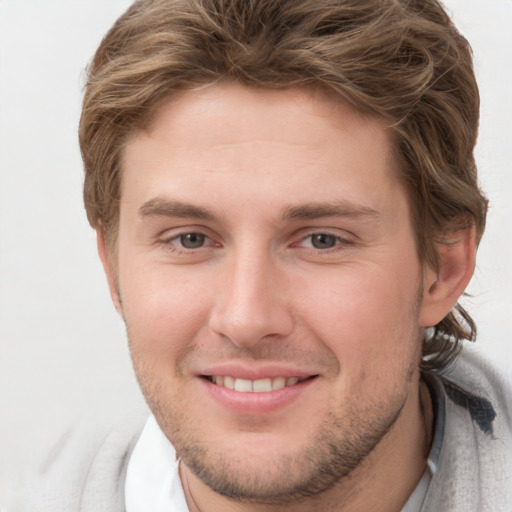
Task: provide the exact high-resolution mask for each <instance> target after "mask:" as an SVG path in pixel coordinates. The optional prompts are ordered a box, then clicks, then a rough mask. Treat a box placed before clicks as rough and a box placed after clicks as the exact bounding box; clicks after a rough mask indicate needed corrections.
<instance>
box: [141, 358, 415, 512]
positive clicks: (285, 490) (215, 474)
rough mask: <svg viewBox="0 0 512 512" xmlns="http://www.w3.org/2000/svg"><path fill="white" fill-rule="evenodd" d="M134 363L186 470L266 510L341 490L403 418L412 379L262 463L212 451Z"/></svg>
mask: <svg viewBox="0 0 512 512" xmlns="http://www.w3.org/2000/svg"><path fill="white" fill-rule="evenodd" d="M134 355H135V354H132V357H133V356H134ZM135 359H136V358H134V365H135V366H136V373H137V377H138V379H139V384H140V386H141V388H142V391H143V393H144V396H145V397H146V400H147V402H148V405H149V407H150V409H151V411H152V412H153V414H154V415H155V418H156V420H157V422H158V424H159V425H160V427H161V429H162V431H163V432H164V433H165V435H166V436H167V438H168V439H169V440H170V442H171V443H172V445H173V446H174V448H175V450H176V453H177V454H178V455H179V456H180V458H181V460H182V462H183V463H184V464H185V465H186V466H187V468H188V469H189V470H190V471H191V472H192V473H193V474H194V475H196V476H197V477H198V478H199V479H200V480H201V481H202V482H203V483H204V484H205V485H207V486H208V487H209V488H211V489H212V490H213V491H215V492H217V493H218V494H220V495H222V496H225V497H227V498H229V499H231V500H236V501H238V502H245V503H258V504H267V505H291V504H293V503H299V502H302V501H304V500H306V499H307V498H311V497H314V496H317V495H320V494H322V493H324V492H325V491H327V490H329V489H331V488H333V487H334V486H336V485H337V484H342V483H343V481H344V480H345V479H347V477H349V475H351V473H352V472H353V471H354V470H355V469H356V468H358V467H360V466H361V464H363V462H364V461H365V459H366V458H367V456H368V455H369V454H370V453H371V452H372V451H373V450H374V448H375V447H376V446H377V445H378V444H379V443H380V442H381V441H382V439H383V438H384V436H385V435H386V434H387V433H388V432H389V430H390V429H391V428H392V427H393V425H394V424H395V422H396V421H397V419H398V418H399V416H400V413H401V411H402V409H403V407H404V404H405V402H406V399H407V388H408V386H407V385H406V384H405V383H406V382H407V381H410V380H411V376H412V367H411V368H409V369H408V370H407V372H406V374H405V375H404V378H403V382H402V384H403V385H402V386H401V387H400V388H398V389H397V388H395V390H394V394H393V395H392V396H388V397H387V399H386V402H385V403H384V404H383V403H376V402H372V403H371V404H367V406H366V407H365V408H364V410H362V411H361V410H359V408H358V404H353V405H352V407H350V408H349V410H347V409H344V411H343V415H342V416H341V415H340V416H336V415H335V414H334V413H333V412H330V413H329V415H328V416H327V417H326V418H325V419H324V420H323V421H322V422H321V423H319V425H318V426H317V429H316V432H317V433H316V435H315V436H314V437H313V438H312V439H311V441H308V442H307V443H304V444H303V446H300V447H299V448H298V449H297V450H296V451H295V452H294V453H280V454H278V456H276V457H272V458H271V459H270V460H268V459H267V460H262V459H263V458H262V457H254V456H252V457H250V456H247V454H245V455H244V454H239V453H236V452H230V451H229V440H228V441H227V443H226V444H227V446H226V445H223V446H222V447H221V448H220V449H219V448H218V447H214V446H211V444H209V442H208V440H207V439H208V436H202V435H201V433H202V430H201V428H204V426H203V427H201V426H199V428H198V425H197V423H198V421H197V419H195V418H192V417H190V416H187V414H186V411H187V404H186V403H185V400H180V399H179V398H177V397H176V395H175V396H174V397H172V398H170V397H169V396H168V395H167V394H166V393H162V391H163V390H162V388H161V387H160V389H158V388H157V389H155V387H154V381H153V378H152V376H151V373H149V372H147V371H144V369H143V368H142V367H140V366H139V367H138V368H137V364H136V363H135ZM184 411H185V412H184ZM304 421H308V418H304ZM256 459H258V460H257V461H256V462H255V463H254V464H253V462H254V461H255V460H256Z"/></svg>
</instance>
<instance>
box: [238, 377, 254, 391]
mask: <svg viewBox="0 0 512 512" xmlns="http://www.w3.org/2000/svg"><path fill="white" fill-rule="evenodd" d="M235 391H241V392H242V393H249V392H251V391H252V381H251V380H246V379H235Z"/></svg>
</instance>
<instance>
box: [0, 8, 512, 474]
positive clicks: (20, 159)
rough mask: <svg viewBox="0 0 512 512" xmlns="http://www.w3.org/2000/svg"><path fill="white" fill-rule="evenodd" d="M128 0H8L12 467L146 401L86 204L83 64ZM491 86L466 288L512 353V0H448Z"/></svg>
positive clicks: (6, 203) (0, 80) (2, 193)
mask: <svg viewBox="0 0 512 512" xmlns="http://www.w3.org/2000/svg"><path fill="white" fill-rule="evenodd" d="M129 3H130V2H129V1H128V0H45V1H41V0H0V454H1V455H0V479H1V478H2V474H3V475H6V474H7V473H9V472H11V471H14V470H17V469H19V468H21V467H23V466H24V465H25V464H28V463H30V462H31V461H32V460H33V459H35V458H38V457H40V456H41V454H42V453H44V452H46V451H47V450H48V447H49V445H50V444H51V443H53V442H54V441H55V439H57V437H58V435H59V434H60V433H61V432H63V431H64V430H65V429H66V428H67V427H68V426H70V425H72V424H74V423H76V422H79V421H82V419H84V418H88V419H91V418H92V419H95V421H98V422H101V423H103V422H112V421H115V420H116V419H117V418H119V417H122V416H123V415H125V414H126V413H127V412H129V411H130V410H132V409H134V408H140V407H141V405H142V403H143V400H142V398H141V396H140V392H139V391H138V388H137V385H136V382H135V379H134V376H133V372H132V368H131V364H130V361H129V357H128V353H127V348H126V342H125V333H124V327H123V324H122V322H121V320H120V319H119V318H118V316H117V314H116V312H115V310H114V308H113V306H112V305H111V303H110V298H109V295H108V291H107V286H106V283H105V280H104V277H103V274H102V270H101V267H100V264H99V260H98V258H97V256H96V246H95V237H94V233H93V232H92V230H91V229H90V227H89V226H88V224H87V221H86V217H85V213H84V211H83V207H82V203H81V186H82V167H81V161H80V156H79V150H78V144H77V135H76V132H77V124H78V118H79V113H80V102H81V94H82V87H83V82H84V68H85V66H86V65H87V63H88V61H89V59H90V58H91V56H92V54H93V52H94V50H95V48H96V47H97V45H98V44H99V42H100V40H101V37H102V35H103V34H104V33H105V31H106V30H107V29H108V28H109V27H110V25H111V24H112V23H113V22H114V20H115V19H116V18H117V16H118V15H119V14H121V12H122V11H124V9H125V8H126V7H127V6H128V5H129ZM446 5H447V7H448V9H449V10H450V11H451V12H452V13H453V16H454V19H455V22H456V24H457V25H458V26H459V28H460V29H461V31H462V32H463V33H464V34H465V35H466V37H467V38H468V39H469V41H470V42H471V43H472V46H473V50H474V54H475V62H476V70H477V75H478V78H479V83H480V87H481V95H482V118H481V130H480V139H479V143H478V147H477V161H478V165H479V168H480V177H481V182H482V185H483V188H484V190H485V191H486V193H487V195H488V197H489V199H490V212H489V220H488V228H487V232H486V235H485V237H484V240H483V242H482V245H481V248H480V251H479V260H478V268H477V271H476V274H475V277H474V279H473V282H472V284H471V287H470V291H471V293H472V295H473V297H472V298H471V299H470V300H466V301H465V304H466V305H467V306H468V308H469V310H470V312H471V313H472V314H473V315H474V317H475V318H476V320H477V322H478V325H479V329H480V339H479V341H478V343H479V344H481V345H482V346H485V347H486V348H487V349H488V350H489V351H490V353H491V354H492V356H493V357H495V358H496V359H497V360H499V361H500V362H501V363H502V364H504V365H508V366H510V365H511V361H512V336H511V334H510V331H511V329H510V326H509V322H510V320H511V317H512V294H511V288H512V227H511V224H512V170H511V165H512V133H511V128H510V125H511V124H512V102H511V99H510V98H511V84H512V35H511V34H512V31H511V30H510V26H511V25H512V0H486V1H483V0H447V1H446Z"/></svg>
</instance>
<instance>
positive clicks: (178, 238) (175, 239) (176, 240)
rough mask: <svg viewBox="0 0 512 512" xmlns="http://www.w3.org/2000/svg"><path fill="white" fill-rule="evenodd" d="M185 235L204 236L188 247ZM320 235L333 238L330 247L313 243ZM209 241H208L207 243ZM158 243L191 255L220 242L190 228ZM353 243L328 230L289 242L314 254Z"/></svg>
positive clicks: (337, 250)
mask: <svg viewBox="0 0 512 512" xmlns="http://www.w3.org/2000/svg"><path fill="white" fill-rule="evenodd" d="M187 235H197V236H199V237H203V238H204V242H205V243H203V244H202V245H200V246H198V247H195V248H189V247H184V246H183V237H186V236H187ZM315 236H316V237H320V236H325V237H329V238H332V239H334V242H335V245H333V246H332V247H326V248H323V249H322V248H317V247H314V245H313V243H314V242H313V237H315ZM308 239H309V240H310V242H309V246H304V245H303V244H304V243H305V242H306V241H307V240H308ZM208 242H209V243H208ZM158 243H159V244H160V245H162V246H164V247H165V248H166V249H167V250H170V251H172V252H173V253H175V254H177V255H181V254H182V255H184V256H186V255H191V254H194V253H197V252H198V251H199V250H200V249H205V248H211V247H220V245H221V244H219V243H216V242H214V241H213V240H212V238H211V237H209V236H208V235H207V234H205V233H204V232H202V231H201V230H197V231H194V230H190V231H182V232H180V233H177V234H173V235H172V236H168V237H165V238H162V239H160V240H158ZM352 245H354V242H353V241H351V240H348V239H347V238H343V237H341V236H339V235H335V234H333V233H331V232H329V231H316V230H315V231H311V232H309V233H307V234H306V235H305V236H301V238H300V240H299V241H298V242H295V243H293V244H291V247H301V246H302V248H303V249H305V250H307V251H309V252H314V253H315V254H322V255H329V254H333V253H338V252H340V251H343V250H346V249H347V247H350V246H352Z"/></svg>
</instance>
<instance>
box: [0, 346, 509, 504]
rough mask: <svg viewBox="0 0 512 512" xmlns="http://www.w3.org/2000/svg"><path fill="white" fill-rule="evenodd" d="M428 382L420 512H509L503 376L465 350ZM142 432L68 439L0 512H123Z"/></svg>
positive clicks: (127, 429) (136, 422)
mask: <svg viewBox="0 0 512 512" xmlns="http://www.w3.org/2000/svg"><path fill="white" fill-rule="evenodd" d="M434 379H435V381H436V388H437V389H438V393H439V392H441V393H443V394H444V403H445V410H444V414H445V422H444V436H443V443H442V449H441V452H440V455H439V459H438V466H437V471H436V473H435V474H434V476H433V478H432V481H431V484H430V486H429V489H428V492H427V496H426V499H425V503H424V505H423V508H422V512H444V511H449V512H502V511H503V512H509V511H512V386H511V383H510V375H509V376H504V375H502V374H501V375H500V374H499V373H498V372H497V371H496V369H495V368H494V367H493V365H491V364H489V362H488V361H487V360H485V359H484V358H483V357H482V356H481V355H479V353H478V352H476V351H475V350H474V349H467V348H465V349H464V351H463V353H462V354H461V356H460V357H459V359H458V360H457V363H456V364H455V365H454V366H453V368H452V369H451V371H450V372H448V373H447V374H446V375H444V376H443V377H441V378H437V377H436V378H434ZM439 390H440V391H439ZM441 402H442V400H441ZM143 425H144V419H143V418H140V417H139V418H135V419H133V420H131V421H128V422H126V423H124V424H123V425H122V426H121V427H119V428H117V429H114V430H110V431H109V432H108V433H99V432H98V430H97V429H96V430H95V431H90V430H83V429H77V430H74V431H71V432H68V433H67V434H66V435H65V436H64V437H63V438H62V439H61V441H60V443H59V444H58V446H57V447H56V448H55V449H54V450H53V451H52V452H51V453H50V455H49V457H48V459H47V460H46V462H45V463H44V464H43V465H42V466H41V467H40V469H39V471H38V472H37V474H36V476H35V477H32V478H30V479H26V480H25V483H24V484H23V483H21V484H18V485H16V487H15V488H14V487H13V488H11V491H12V496H11V500H10V501H9V503H11V504H8V505H7V506H6V505H3V504H2V505H0V512H125V508H124V481H125V473H126V467H127V464H128V460H129V457H130V454H131V451H132V449H133V447H134V445H135V443H136V442H137V439H138V437H139V435H140V432H141V430H142V427H143ZM0 503H1V501H0ZM2 506H3V508H2ZM148 512H150V511H148ZM169 512H172V511H169Z"/></svg>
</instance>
